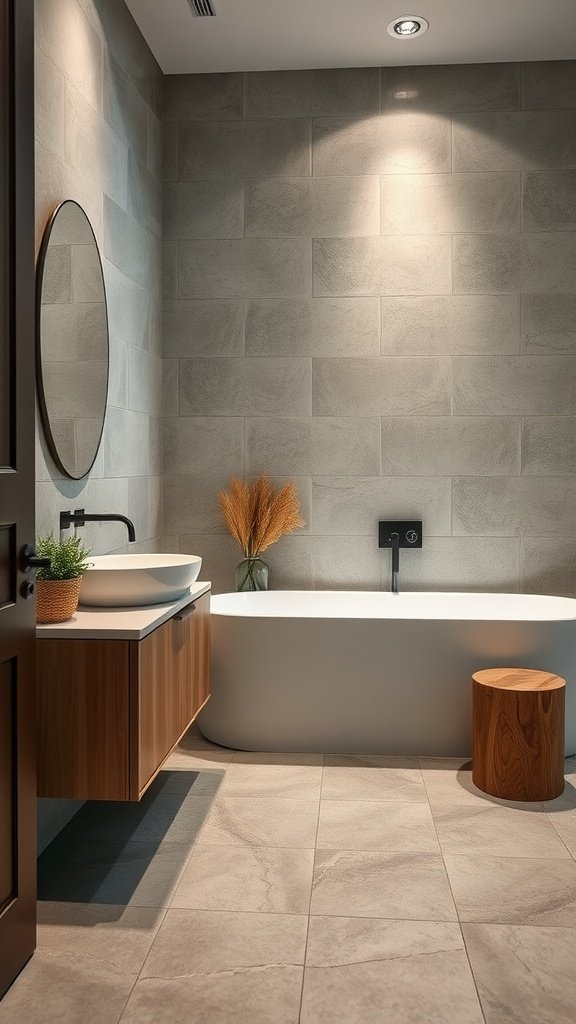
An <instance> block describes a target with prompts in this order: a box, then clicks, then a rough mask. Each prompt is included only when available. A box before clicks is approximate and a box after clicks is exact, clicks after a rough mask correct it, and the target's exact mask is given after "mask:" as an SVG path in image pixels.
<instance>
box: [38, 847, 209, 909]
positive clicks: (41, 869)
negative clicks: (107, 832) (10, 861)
mask: <svg viewBox="0 0 576 1024" xmlns="http://www.w3.org/2000/svg"><path fill="white" fill-rule="evenodd" d="M62 836H64V838H62ZM189 856H190V845H189V844H188V843H160V844H158V843H156V842H151V843H132V842H129V843H127V842H124V841H123V840H116V841H114V842H104V841H102V840H93V839H84V838H77V839H74V838H71V839H70V840H67V839H66V837H65V832H64V833H61V836H58V837H57V838H56V839H55V840H54V842H52V843H51V844H50V846H49V847H48V848H47V849H46V850H45V851H44V853H43V854H42V856H41V857H40V859H39V861H38V895H39V898H40V899H42V900H49V901H56V902H60V901H64V902H68V903H110V904H115V905H120V906H126V905H129V906H133V907H166V906H167V905H168V904H169V902H170V900H171V898H172V896H173V894H174V890H175V889H176V886H177V884H178V880H179V878H180V875H181V873H182V870H183V868H184V865H185V864H186V861H187V860H188V857H189Z"/></svg>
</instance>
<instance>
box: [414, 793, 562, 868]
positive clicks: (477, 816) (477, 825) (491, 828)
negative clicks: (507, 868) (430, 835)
mask: <svg viewBox="0 0 576 1024" xmlns="http://www.w3.org/2000/svg"><path fill="white" fill-rule="evenodd" d="M434 822H435V824H436V829H437V831H438V839H439V840H440V846H441V847H442V851H443V852H444V853H457V854H460V853H461V854H467V853H470V852H473V853H474V854H480V853H485V854H487V855H488V856H493V857H560V858H564V859H566V858H567V857H569V856H570V854H569V853H568V850H567V849H566V846H565V845H564V843H563V842H562V841H561V840H560V839H559V838H558V835H557V833H556V831H555V829H554V826H553V825H552V824H551V822H550V821H549V820H548V818H547V816H546V815H545V814H544V813H543V812H539V813H537V812H535V811H524V810H520V809H518V808H513V807H499V806H494V805H493V804H488V803H482V802H478V804H477V805H476V806H474V805H463V806H460V805H456V806H454V807H450V806H448V805H439V806H438V807H436V808H435V811H434Z"/></svg>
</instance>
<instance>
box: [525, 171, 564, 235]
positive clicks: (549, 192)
mask: <svg viewBox="0 0 576 1024" xmlns="http://www.w3.org/2000/svg"><path fill="white" fill-rule="evenodd" d="M523 227H524V230H525V231H574V230H576V170H571V171H539V172H533V173H530V174H526V175H525V177H524V195H523Z"/></svg>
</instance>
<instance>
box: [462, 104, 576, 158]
mask: <svg viewBox="0 0 576 1024" xmlns="http://www.w3.org/2000/svg"><path fill="white" fill-rule="evenodd" d="M575 163H576V111H573V110H556V111H546V112H531V111H526V112H524V111H520V112H518V113H505V114H504V113H494V114H492V113H491V114H459V115H457V116H456V117H455V118H454V170H455V171H530V170H535V169H536V168H543V169H545V168H554V169H559V168H562V167H573V166H574V164H575Z"/></svg>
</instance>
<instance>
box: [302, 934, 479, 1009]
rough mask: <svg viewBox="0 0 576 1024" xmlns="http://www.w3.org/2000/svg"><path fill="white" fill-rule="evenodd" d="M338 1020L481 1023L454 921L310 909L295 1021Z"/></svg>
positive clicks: (467, 965) (472, 985)
mask: <svg viewBox="0 0 576 1024" xmlns="http://www.w3.org/2000/svg"><path fill="white" fill-rule="evenodd" d="M455 1008H457V1011H456V1012H457V1017H456V1016H455ZM336 1021H338V1022H342V1024H376V1022H378V1024H380V1022H382V1024H456V1022H457V1024H483V1018H482V1012H481V1010H480V1005H479V1003H478V997H477V995H476V989H475V986H474V980H473V978H472V974H471V971H470V967H469V964H468V960H467V957H466V951H465V949H464V943H463V941H462V935H461V933H460V928H459V927H458V925H456V924H444V923H438V922H431V921H379V920H370V919H367V918H364V919H360V918H354V919H350V918H341V917H340V918H339V917H333V918H326V917H312V918H311V920H310V933H309V939H308V950H307V957H306V971H305V976H304V995H303V1002H302V1017H301V1024H334V1022H336Z"/></svg>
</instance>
